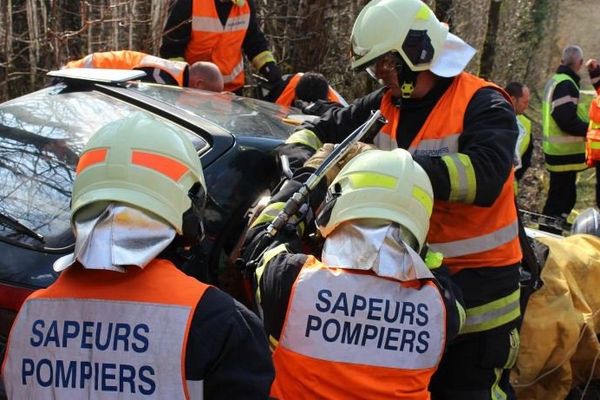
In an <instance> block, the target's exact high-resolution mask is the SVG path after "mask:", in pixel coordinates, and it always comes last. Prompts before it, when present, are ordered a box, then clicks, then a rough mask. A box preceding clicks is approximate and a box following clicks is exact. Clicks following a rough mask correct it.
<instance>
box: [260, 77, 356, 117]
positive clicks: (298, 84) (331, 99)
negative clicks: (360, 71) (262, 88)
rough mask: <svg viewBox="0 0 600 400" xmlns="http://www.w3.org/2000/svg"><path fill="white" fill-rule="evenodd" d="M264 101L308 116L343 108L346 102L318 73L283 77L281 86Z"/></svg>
mask: <svg viewBox="0 0 600 400" xmlns="http://www.w3.org/2000/svg"><path fill="white" fill-rule="evenodd" d="M264 100H266V101H270V102H273V103H275V104H279V105H281V106H287V107H292V106H293V107H296V108H299V109H301V110H302V111H303V112H304V113H306V114H310V115H321V114H323V113H325V111H327V110H328V109H329V108H332V107H345V106H347V105H348V103H347V102H346V100H345V99H344V98H343V97H342V96H341V95H340V94H339V93H338V92H337V91H336V90H335V89H334V88H332V87H331V86H330V85H329V82H328V81H327V78H325V77H324V76H323V75H322V74H320V73H318V72H305V73H302V72H298V73H296V74H289V75H284V76H283V78H282V82H281V84H279V85H277V86H276V87H274V88H272V89H271V90H270V91H269V92H268V94H267V96H266V97H265V98H264Z"/></svg>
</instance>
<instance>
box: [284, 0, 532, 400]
mask: <svg viewBox="0 0 600 400" xmlns="http://www.w3.org/2000/svg"><path fill="white" fill-rule="evenodd" d="M351 46H352V51H353V54H354V55H353V60H352V68H353V69H355V70H361V69H366V70H367V72H369V73H370V74H371V75H372V76H374V77H375V78H376V79H377V80H379V81H381V82H382V83H383V84H384V87H383V88H381V89H378V90H376V91H374V92H373V93H371V94H368V95H366V96H364V97H362V98H359V99H357V100H355V101H354V102H353V103H352V104H351V105H350V106H348V107H346V108H340V109H334V110H332V111H331V112H329V113H327V114H325V115H324V116H323V117H321V118H320V119H319V120H317V121H314V122H307V123H305V124H304V125H303V126H302V127H301V128H303V129H300V130H298V131H297V132H295V133H294V134H293V135H291V136H290V138H289V139H288V140H287V144H286V145H285V146H284V147H282V149H281V152H282V153H284V154H286V155H288V157H289V158H290V165H298V164H299V161H298V160H297V159H302V158H305V157H307V156H308V155H310V154H311V152H313V151H315V149H317V148H318V147H320V146H321V145H322V143H339V142H340V141H341V140H342V139H344V137H345V136H346V135H347V134H348V133H349V132H351V131H352V130H354V129H355V128H356V127H358V126H359V125H360V124H361V123H362V122H364V121H365V120H366V119H367V118H368V117H369V115H370V113H371V110H376V109H380V110H381V111H382V112H383V114H384V116H385V117H386V119H387V120H388V123H387V124H386V125H385V126H384V127H383V128H382V130H381V132H379V134H377V135H376V137H375V139H374V143H375V144H376V145H377V147H379V148H380V149H388V150H390V149H394V148H397V147H399V148H404V149H408V150H409V151H410V152H411V154H412V155H413V158H414V160H415V161H416V162H417V163H419V164H420V165H421V166H422V167H423V169H424V170H425V171H426V172H427V175H428V176H429V178H430V179H431V183H432V186H433V193H434V205H433V214H432V217H431V227H430V229H429V235H428V239H427V241H428V242H429V244H430V248H431V249H433V250H434V251H437V252H441V253H443V254H444V260H445V263H446V264H447V265H448V267H449V269H450V272H451V273H452V274H453V275H452V277H453V279H454V282H456V283H457V284H458V285H459V286H460V288H461V289H462V292H463V297H464V301H465V305H466V307H467V309H466V313H467V318H466V322H465V326H464V327H463V329H462V331H461V334H460V335H459V337H458V338H457V339H456V340H455V341H454V342H453V343H450V345H449V347H448V350H447V352H446V354H445V355H444V358H443V360H442V362H441V364H440V367H439V369H438V371H437V372H436V375H434V377H433V379H432V386H431V391H432V398H434V399H444V398H448V399H490V398H501V397H502V396H509V395H510V392H511V388H510V385H509V383H508V373H509V369H510V367H511V366H512V365H513V363H514V360H515V357H516V354H517V351H518V343H519V336H518V331H517V326H518V320H519V315H520V310H519V280H520V277H519V267H520V261H521V258H522V255H521V249H520V243H519V238H518V222H517V212H516V207H515V202H514V189H513V181H514V172H513V156H514V151H515V145H516V141H517V137H518V128H517V124H516V118H515V113H514V110H513V108H512V105H511V104H510V99H509V98H508V95H507V94H506V93H505V92H504V91H503V90H502V89H501V88H499V87H498V86H496V85H494V84H493V83H490V82H486V81H484V80H482V79H479V78H477V77H475V76H473V75H471V74H469V73H466V72H463V70H464V68H465V66H466V65H467V63H468V62H469V60H470V59H471V58H472V56H473V55H474V53H475V50H474V49H473V48H472V47H471V46H469V45H467V44H466V43H465V42H464V41H463V40H462V39H460V38H459V37H457V36H455V35H453V34H451V33H449V32H448V27H447V26H446V25H444V24H442V23H440V22H439V21H438V20H437V18H436V17H435V16H434V14H433V12H432V11H431V9H430V8H429V7H428V6H427V5H426V4H425V3H423V2H421V1H419V0H373V1H371V2H369V3H368V4H367V5H366V6H365V7H364V8H363V9H362V11H361V12H360V14H359V16H358V17H357V19H356V21H355V23H354V27H353V29H352V36H351ZM465 377H468V379H466V378H465ZM494 396H495V397H494Z"/></svg>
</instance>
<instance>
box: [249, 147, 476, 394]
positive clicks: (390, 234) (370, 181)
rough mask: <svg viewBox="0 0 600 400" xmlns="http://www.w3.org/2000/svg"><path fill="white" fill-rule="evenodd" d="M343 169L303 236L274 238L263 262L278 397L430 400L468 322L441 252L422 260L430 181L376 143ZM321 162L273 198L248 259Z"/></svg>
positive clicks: (263, 303) (300, 231)
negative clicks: (307, 241)
mask: <svg viewBox="0 0 600 400" xmlns="http://www.w3.org/2000/svg"><path fill="white" fill-rule="evenodd" d="M363 150H365V149H363ZM359 151H360V150H359ZM316 156H317V158H318V159H322V157H320V154H319V153H317V154H316ZM344 162H347V164H346V165H345V166H344V167H343V168H342V169H341V171H340V172H339V174H337V176H335V178H333V175H335V174H333V175H332V176H331V178H333V180H332V182H331V185H329V189H328V190H327V193H326V195H325V192H326V191H325V185H321V186H320V187H318V188H317V190H315V191H314V192H313V193H312V194H311V196H310V205H311V207H312V210H311V211H308V212H307V213H306V214H305V217H299V218H298V219H296V222H298V225H297V229H296V230H294V229H289V228H288V229H286V230H285V232H283V234H282V236H281V237H277V236H276V238H275V239H273V240H272V241H271V240H269V241H268V245H267V246H266V247H267V248H268V250H267V251H265V252H264V253H263V254H262V257H260V258H259V262H260V263H259V264H258V265H259V268H258V269H257V271H256V276H257V279H258V291H257V299H258V300H257V304H258V305H259V306H260V308H259V309H260V314H261V315H262V316H263V320H264V326H265V330H266V332H267V334H268V336H269V341H270V343H271V345H272V348H273V349H274V352H273V360H274V364H275V376H276V377H275V381H274V383H273V387H272V390H271V396H272V397H274V398H277V399H350V398H352V399H359V398H360V399H384V398H385V399H390V398H402V399H428V398H429V392H428V384H429V380H430V378H431V375H432V374H433V372H434V371H435V369H436V368H437V365H438V363H439V360H440V358H441V356H442V353H443V352H444V347H445V344H446V343H447V342H448V340H450V339H451V338H453V337H454V336H455V335H456V334H457V333H458V330H459V329H460V324H461V321H462V318H464V311H463V309H462V306H461V304H460V301H459V300H457V298H458V299H460V296H458V297H456V296H455V288H454V287H453V285H452V284H451V283H450V282H449V276H448V274H447V271H446V270H445V268H444V267H443V266H442V265H441V259H440V257H439V255H436V254H433V253H431V254H429V255H428V257H427V258H426V259H425V261H423V259H422V258H421V257H420V256H419V252H421V251H423V253H426V250H424V248H425V247H426V246H425V237H426V235H427V230H428V227H429V217H430V215H431V210H432V207H433V192H432V188H431V183H430V181H429V178H428V176H427V174H426V173H425V171H424V170H423V169H422V168H421V167H420V166H419V164H417V163H415V162H414V161H413V160H412V157H411V155H410V153H408V152H407V151H406V150H403V149H396V150H393V151H382V150H369V149H368V148H367V149H366V151H363V152H361V153H360V154H358V155H357V156H356V157H354V158H352V159H351V160H350V161H347V160H346V161H344ZM318 164H320V162H318V161H317V162H316V163H314V162H313V159H312V158H311V159H309V160H308V161H307V163H306V164H305V165H306V166H305V167H304V168H301V169H299V170H297V171H296V173H295V174H294V179H292V180H291V181H289V182H287V183H286V185H284V186H283V187H282V189H281V190H280V191H279V192H277V193H276V194H275V196H274V197H273V199H272V201H271V203H270V204H269V205H268V206H267V207H266V208H265V210H263V212H262V213H261V214H260V215H259V217H258V218H257V220H256V222H255V223H254V224H253V225H252V227H251V230H250V236H249V239H248V242H249V243H250V244H249V245H248V246H247V252H249V253H256V252H260V249H261V248H260V244H262V245H263V246H264V245H265V243H264V241H262V240H261V239H263V238H264V236H263V235H264V234H265V231H266V229H267V227H268V225H269V223H270V222H271V221H272V220H273V218H274V217H275V215H276V214H277V212H278V210H281V208H282V207H283V204H284V203H285V202H286V201H287V200H288V199H289V198H290V197H291V195H292V194H293V193H294V192H295V191H296V189H298V188H299V187H300V186H301V185H302V183H303V182H304V181H305V180H306V179H307V177H308V176H310V173H311V172H312V171H314V167H316V166H317V165H318ZM331 178H330V179H331ZM323 198H325V202H324V204H323V205H322V207H321V208H320V209H321V211H320V212H319V213H318V214H316V215H317V217H316V224H317V228H318V231H319V232H320V234H321V235H322V237H323V238H325V241H324V244H323V250H322V254H321V257H320V259H321V260H320V261H319V260H318V259H317V258H316V257H315V256H313V255H309V254H304V253H303V252H302V244H301V242H302V240H301V239H302V237H303V236H306V233H308V232H309V231H310V230H309V228H308V227H309V226H310V224H311V221H312V218H311V217H310V216H311V215H315V212H316V210H317V208H318V206H319V204H321V202H322V201H323ZM256 246H259V247H258V248H256Z"/></svg>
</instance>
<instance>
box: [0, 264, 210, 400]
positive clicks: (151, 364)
mask: <svg viewBox="0 0 600 400" xmlns="http://www.w3.org/2000/svg"><path fill="white" fill-rule="evenodd" d="M207 288H208V286H207V285H205V284H202V283H200V282H198V281H197V280H195V279H193V278H191V277H188V276H186V275H185V274H183V273H182V272H181V271H178V270H177V269H176V268H175V266H173V264H171V263H170V262H168V261H165V260H155V261H153V262H152V263H150V264H149V265H148V266H146V267H145V268H144V269H143V270H142V269H139V268H137V267H130V269H129V270H128V271H127V272H126V273H120V272H113V271H102V270H84V269H83V268H82V267H81V266H79V265H74V266H72V267H71V268H69V269H68V270H66V271H64V272H62V273H61V275H60V276H59V278H58V280H57V281H56V282H55V283H54V284H52V285H51V286H50V287H48V288H47V289H42V290H39V291H37V292H35V293H34V294H32V295H31V296H30V297H29V298H28V299H27V301H26V302H25V304H24V305H23V307H22V308H21V311H20V312H19V315H18V316H17V319H16V320H15V323H14V325H13V329H12V331H11V334H10V338H9V343H8V346H7V353H6V358H5V364H4V368H3V375H4V377H5V382H6V390H7V394H8V397H9V398H36V399H42V398H43V399H53V398H83V397H85V398H90V399H108V398H111V399H113V398H117V397H118V398H130V397H136V398H137V397H152V398H161V399H184V398H185V399H198V398H200V399H201V398H202V396H203V395H202V393H203V384H202V381H186V379H185V349H186V343H187V337H188V332H189V329H190V324H191V321H192V317H193V315H194V310H195V308H196V305H197V304H198V302H199V301H200V299H201V298H202V296H203V295H204V292H205V290H206V289H207Z"/></svg>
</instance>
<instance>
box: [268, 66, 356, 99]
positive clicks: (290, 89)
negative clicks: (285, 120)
mask: <svg viewBox="0 0 600 400" xmlns="http://www.w3.org/2000/svg"><path fill="white" fill-rule="evenodd" d="M302 75H304V74H303V73H301V72H299V73H297V74H295V75H294V76H293V77H292V78H291V79H290V80H289V81H288V83H287V85H285V88H284V89H283V91H282V92H281V94H280V95H279V97H278V98H277V100H275V104H279V105H280V106H287V107H290V106H292V104H294V100H296V87H297V86H298V82H300V78H302ZM327 100H329V101H332V102H336V103H340V104H342V105H344V106H347V105H348V103H346V100H344V99H343V98H342V96H340V95H339V93H338V92H336V91H335V90H334V89H333V88H332V87H331V86H329V89H328V91H327Z"/></svg>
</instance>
